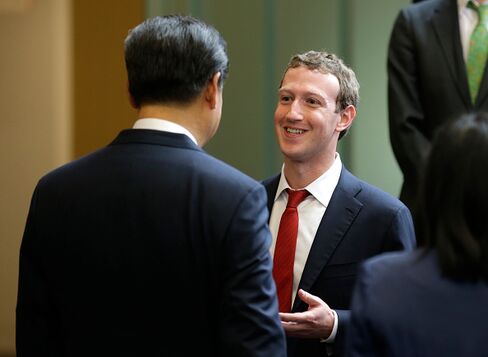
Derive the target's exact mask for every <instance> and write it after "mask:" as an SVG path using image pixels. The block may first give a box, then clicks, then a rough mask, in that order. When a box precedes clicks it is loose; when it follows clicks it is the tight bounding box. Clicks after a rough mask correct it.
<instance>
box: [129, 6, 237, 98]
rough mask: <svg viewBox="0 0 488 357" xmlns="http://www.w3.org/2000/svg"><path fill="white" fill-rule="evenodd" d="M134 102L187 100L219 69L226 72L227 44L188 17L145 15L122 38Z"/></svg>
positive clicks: (210, 27) (215, 33) (210, 28)
mask: <svg viewBox="0 0 488 357" xmlns="http://www.w3.org/2000/svg"><path fill="white" fill-rule="evenodd" d="M124 47H125V64H126V68H127V76H128V81H129V92H130V94H131V96H132V99H133V101H134V104H135V105H136V106H138V107H139V106H140V105H141V104H146V103H147V104H154V103H168V102H174V103H180V104H185V103H190V102H192V101H193V100H194V99H195V98H196V97H197V96H198V95H199V94H200V93H201V92H202V91H203V89H204V88H205V86H206V85H207V84H208V82H209V81H210V80H211V79H212V77H213V76H214V75H215V74H216V73H218V72H220V73H221V77H220V80H219V84H220V86H221V88H222V86H223V83H224V80H225V78H226V77H227V73H228V66H229V61H228V57H227V52H226V43H225V40H224V39H223V38H222V36H221V35H220V33H219V32H218V31H217V30H216V29H215V28H213V27H212V26H210V25H208V24H206V23H204V22H202V21H200V20H198V19H196V18H194V17H191V16H180V15H169V16H162V17H160V16H157V17H153V18H150V19H147V20H146V21H144V22H143V23H141V24H140V25H138V26H136V27H135V28H134V29H132V30H131V31H130V32H129V35H128V36H127V38H126V39H125V42H124Z"/></svg>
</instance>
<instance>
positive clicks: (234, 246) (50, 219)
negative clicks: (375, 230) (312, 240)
mask: <svg viewBox="0 0 488 357" xmlns="http://www.w3.org/2000/svg"><path fill="white" fill-rule="evenodd" d="M267 220H268V213H267V210H266V193H265V190H264V188H263V187H262V185H260V184H259V183H258V182H256V181H254V180H252V179H251V178H249V177H247V176H245V175H244V174H242V173H240V172H239V171H237V170H235V169H233V168H231V167H230V166H228V165H226V164H224V163H223V162H221V161H219V160H217V159H215V158H212V157H211V156H210V155H208V154H206V153H205V152H204V151H202V150H201V149H200V148H199V147H197V146H196V145H195V144H194V143H193V142H192V141H191V140H190V139H189V138H188V137H186V136H185V135H180V134H172V133H167V132H161V131H155V130H134V129H132V130H125V131H122V132H121V133H120V134H119V136H118V137H117V138H116V139H115V141H114V142H112V143H111V144H110V145H109V146H107V147H106V148H103V149H101V150H99V151H97V152H95V153H93V154H90V155H88V156H86V157H84V158H81V159H80V160H77V161H74V162H72V163H69V164H67V165H65V166H62V167H61V168H59V169H56V170H54V171H53V172H51V173H49V174H48V175H46V176H45V177H43V178H42V179H41V180H40V182H39V183H38V185H37V187H36V189H35V192H34V195H33V198H32V203H31V208H30V212H29V216H28V221H27V225H26V229H25V233H24V237H23V241H22V247H21V252H20V277H19V292H18V303H17V356H18V357H22V356H83V357H86V356H98V355H100V356H131V357H133V356H169V355H171V353H170V352H169V351H173V352H172V353H173V354H174V355H177V356H196V355H202V356H226V357H227V356H263V357H269V356H284V355H285V353H286V348H285V339H284V333H283V330H282V327H281V324H280V321H279V317H278V307H277V302H276V297H275V287H274V283H273V280H272V275H271V269H272V262H271V257H270V255H269V246H270V243H271V235H270V233H269V230H268V228H267Z"/></svg>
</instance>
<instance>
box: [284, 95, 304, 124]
mask: <svg viewBox="0 0 488 357" xmlns="http://www.w3.org/2000/svg"><path fill="white" fill-rule="evenodd" d="M286 119H288V120H302V119H303V114H302V106H301V105H300V102H299V101H298V100H297V99H295V100H294V101H293V102H292V103H291V104H290V107H289V110H288V113H287V114H286Z"/></svg>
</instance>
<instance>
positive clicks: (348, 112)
mask: <svg viewBox="0 0 488 357" xmlns="http://www.w3.org/2000/svg"><path fill="white" fill-rule="evenodd" d="M340 115H341V119H340V120H339V122H338V123H337V127H336V129H337V131H344V130H346V129H347V128H349V127H350V126H351V125H352V122H353V120H354V118H355V117H356V108H355V107H354V105H348V106H347V107H346V108H345V109H343V110H342V111H341V113H340Z"/></svg>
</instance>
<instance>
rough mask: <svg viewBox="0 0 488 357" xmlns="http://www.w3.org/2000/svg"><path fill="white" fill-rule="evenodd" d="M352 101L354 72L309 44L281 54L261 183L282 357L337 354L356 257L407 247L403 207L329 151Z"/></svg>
mask: <svg viewBox="0 0 488 357" xmlns="http://www.w3.org/2000/svg"><path fill="white" fill-rule="evenodd" d="M358 101H359V84H358V82H357V80H356V76H355V74H354V72H353V71H352V70H351V69H350V68H348V67H347V66H346V65H345V64H344V63H343V62H342V60H341V59H339V58H338V57H336V56H335V55H333V54H329V53H326V52H315V51H310V52H307V53H303V54H299V55H295V56H293V57H292V58H291V60H290V63H289V64H288V67H287V68H286V70H285V73H284V76H283V79H282V82H281V85H280V89H279V94H278V104H277V107H276V111H275V115H274V121H275V131H276V136H277V139H278V143H279V146H280V149H281V151H282V153H283V156H284V165H283V168H282V171H281V173H280V174H278V175H276V176H274V177H271V178H269V179H267V180H265V181H264V184H265V186H266V189H267V191H268V207H269V209H270V212H271V216H270V229H271V232H272V234H273V245H272V248H271V252H272V254H273V256H274V267H273V275H274V277H275V280H276V283H277V288H278V295H279V300H280V312H281V313H280V316H281V320H282V323H283V326H284V328H285V331H286V333H287V337H288V356H291V357H301V356H307V357H323V356H326V355H327V354H333V355H338V356H340V355H342V353H343V351H342V348H343V344H344V342H343V340H344V330H345V329H346V327H347V324H348V320H349V311H348V309H349V306H350V301H351V296H352V290H353V285H354V282H355V278H356V271H357V268H358V263H360V262H362V261H363V260H365V259H366V258H369V257H371V256H374V255H376V254H379V253H382V252H384V251H389V250H401V249H412V248H413V247H414V245H415V235H414V230H413V225H412V219H411V215H410V212H409V210H408V209H407V207H405V205H403V204H402V203H401V202H400V201H399V200H398V199H396V198H394V197H393V196H391V195H389V194H387V193H385V192H383V191H381V190H380V189H378V188H375V187H373V186H371V185H369V184H367V183H366V182H364V181H361V180H359V179H358V178H356V177H355V176H353V175H352V174H351V173H350V172H349V171H348V170H347V169H346V168H345V167H343V165H342V163H341V160H340V156H339V154H338V153H337V152H336V149H337V142H338V140H339V139H340V138H341V137H343V136H344V135H345V133H346V131H347V130H348V129H349V127H350V126H351V124H352V122H353V120H354V118H355V115H356V107H357V104H358ZM300 190H305V191H306V194H305V195H304V196H306V197H305V199H304V200H303V201H302V203H300V204H298V207H297V208H296V211H297V213H298V229H297V233H296V234H295V239H296V247H295V246H294V248H293V253H292V257H291V258H289V259H288V261H290V260H291V270H290V271H291V272H290V273H289V274H288V275H283V270H285V268H286V267H284V265H285V264H286V260H282V259H281V257H282V256H283V253H282V251H283V250H287V248H288V247H289V245H290V244H283V240H284V239H285V238H283V237H287V235H286V234H284V235H282V234H281V232H282V226H283V227H285V226H287V227H289V226H290V224H284V223H283V219H284V216H285V215H283V218H282V214H283V212H286V211H287V210H288V208H286V206H287V201H288V200H289V198H290V197H292V196H293V195H294V192H296V191H300ZM285 208H286V209H285ZM288 231H289V229H288ZM290 280H292V281H290ZM287 287H288V289H289V290H286V289H287ZM289 300H291V301H292V303H291V305H290V304H289V303H288V301H289Z"/></svg>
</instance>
